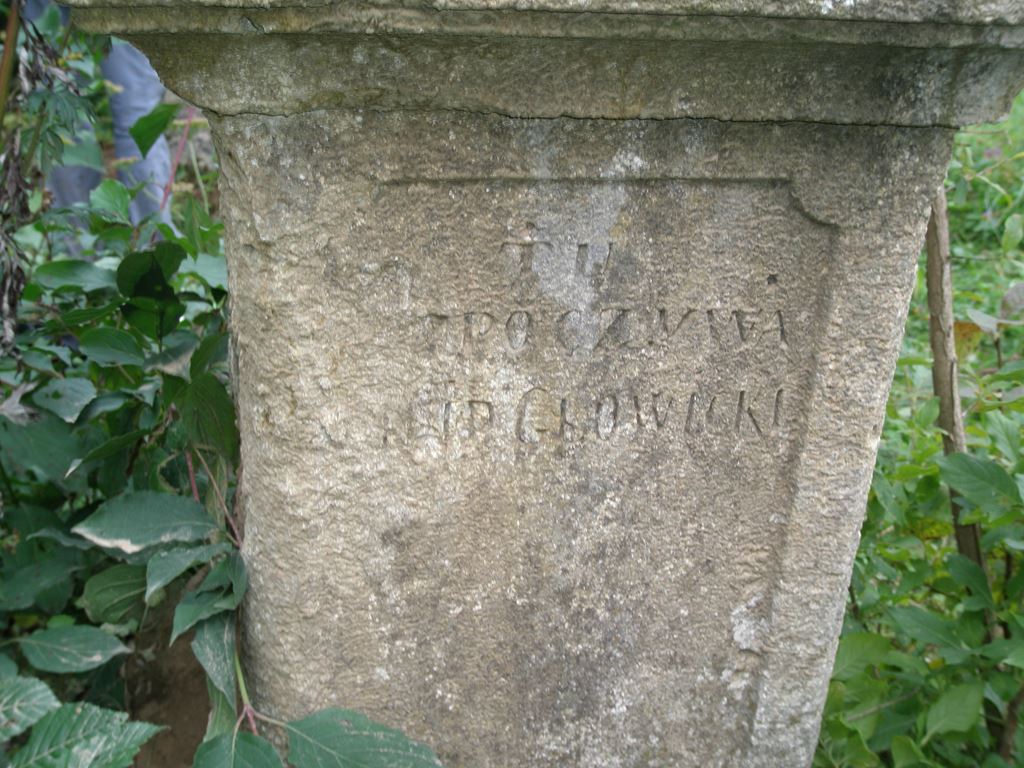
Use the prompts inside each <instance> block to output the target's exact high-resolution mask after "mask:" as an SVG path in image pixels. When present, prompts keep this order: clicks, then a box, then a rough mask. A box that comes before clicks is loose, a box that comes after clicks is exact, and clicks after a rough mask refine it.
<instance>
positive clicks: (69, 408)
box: [32, 378, 96, 424]
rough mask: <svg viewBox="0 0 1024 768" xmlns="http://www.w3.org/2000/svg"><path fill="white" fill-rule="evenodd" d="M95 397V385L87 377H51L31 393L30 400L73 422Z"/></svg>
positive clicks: (68, 421)
mask: <svg viewBox="0 0 1024 768" xmlns="http://www.w3.org/2000/svg"><path fill="white" fill-rule="evenodd" d="M95 398H96V387H94V386H93V383H92V382H91V381H89V380H88V379H79V378H72V379H51V380H50V383H49V384H47V385H46V386H45V387H40V388H39V389H37V390H36V391H35V392H34V393H33V394H32V402H34V403H35V404H36V405H38V406H39V407H40V408H45V409H46V410H48V411H49V412H50V413H53V414H55V415H56V416H59V417H60V418H62V419H64V421H66V422H67V423H68V424H74V423H75V420H76V419H77V418H78V414H80V413H81V412H82V409H83V408H85V406H87V405H88V404H89V403H91V402H92V401H93V400H94V399H95Z"/></svg>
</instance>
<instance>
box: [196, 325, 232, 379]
mask: <svg viewBox="0 0 1024 768" xmlns="http://www.w3.org/2000/svg"><path fill="white" fill-rule="evenodd" d="M227 355H228V335H227V334H226V333H215V334H213V335H210V336H207V337H205V338H204V339H203V340H202V341H201V342H199V347H198V349H196V351H195V353H194V354H193V355H192V360H191V361H190V362H189V375H190V376H191V377H192V378H193V379H194V378H196V377H198V376H199V375H200V374H203V373H206V371H207V370H209V369H210V368H211V367H212V366H213V365H215V364H217V363H219V362H221V361H223V360H224V359H226V358H227Z"/></svg>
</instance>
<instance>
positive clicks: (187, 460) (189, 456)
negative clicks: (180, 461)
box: [185, 448, 203, 504]
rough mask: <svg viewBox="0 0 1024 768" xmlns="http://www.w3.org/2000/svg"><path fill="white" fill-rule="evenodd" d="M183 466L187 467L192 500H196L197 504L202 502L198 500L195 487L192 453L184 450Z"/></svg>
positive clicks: (196, 487)
mask: <svg viewBox="0 0 1024 768" xmlns="http://www.w3.org/2000/svg"><path fill="white" fill-rule="evenodd" d="M185 464H186V465H187V466H188V481H189V483H190V484H191V485H192V498H194V499H195V500H196V503H197V504H202V503H203V502H202V501H200V500H199V486H197V485H196V467H195V464H193V463H192V451H190V450H188V449H187V448H186V449H185Z"/></svg>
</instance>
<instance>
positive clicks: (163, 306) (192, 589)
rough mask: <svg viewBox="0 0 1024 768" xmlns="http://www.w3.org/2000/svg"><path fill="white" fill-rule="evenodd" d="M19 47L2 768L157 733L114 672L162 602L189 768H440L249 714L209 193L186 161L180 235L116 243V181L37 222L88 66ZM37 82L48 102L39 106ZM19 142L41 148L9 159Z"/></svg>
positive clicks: (11, 112) (318, 723)
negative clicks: (198, 682) (187, 687)
mask: <svg viewBox="0 0 1024 768" xmlns="http://www.w3.org/2000/svg"><path fill="white" fill-rule="evenodd" d="M20 45H21V46H22V48H23V52H22V54H21V56H20V58H21V59H22V60H23V61H25V60H28V61H33V60H34V59H33V57H42V59H45V66H44V65H40V66H41V67H42V69H43V70H45V72H47V73H50V75H52V77H51V76H47V77H41V76H40V77H35V76H34V75H31V76H30V75H26V74H25V73H24V72H21V73H20V74H19V77H21V78H22V86H23V87H21V88H20V89H19V90H18V94H19V95H18V97H17V98H16V99H14V100H12V101H11V102H9V103H8V109H7V110H6V111H5V114H4V123H3V124H4V130H5V133H4V138H5V144H4V156H3V160H4V164H5V165H4V168H5V173H12V174H15V176H14V177H9V178H13V181H12V182H11V183H5V186H4V189H3V190H2V191H0V211H2V212H3V215H4V218H3V239H2V241H0V243H2V244H3V245H4V249H5V250H4V252H3V254H4V259H6V262H5V267H4V269H5V272H4V274H5V275H6V278H5V279H6V280H7V283H6V285H7V286H8V289H7V290H8V291H9V293H10V297H12V299H13V301H11V302H9V303H8V305H7V307H8V314H9V317H8V318H7V319H8V320H9V323H8V325H9V328H10V335H9V339H8V342H7V343H6V346H5V349H6V350H7V352H8V354H6V355H5V356H3V357H0V489H2V496H0V498H2V511H3V517H2V519H0V633H2V640H0V747H3V748H6V750H7V752H8V755H7V760H9V764H10V765H11V766H12V768H28V767H29V766H33V767H34V766H44V765H46V766H50V765H55V764H61V765H65V764H72V762H73V764H74V765H76V766H83V768H84V767H85V766H92V767H94V768H104V767H111V768H116V767H118V766H128V765H130V764H131V763H132V760H133V759H134V757H135V754H136V753H137V752H138V750H139V749H140V747H141V746H142V745H143V744H144V742H145V741H146V740H148V739H149V738H151V737H152V736H153V735H154V734H156V733H157V732H158V731H159V730H161V729H160V728H159V727H158V726H155V725H151V724H148V723H140V722H132V721H130V720H129V719H128V715H127V714H126V713H125V712H123V711H119V710H121V709H123V708H124V704H125V702H124V695H123V685H122V683H121V680H120V677H119V670H120V668H121V666H122V664H123V663H124V660H125V659H126V658H127V657H128V656H129V655H130V654H133V653H137V649H136V648H135V647H134V646H135V640H136V636H137V635H138V633H139V632H140V630H141V628H143V627H144V626H147V625H148V624H150V623H152V620H153V614H154V613H155V612H158V611H162V610H166V609H167V601H171V604H173V628H172V633H171V635H170V637H169V638H168V640H169V642H171V643H173V642H175V641H178V642H182V640H179V638H181V637H182V636H183V635H185V634H186V633H188V632H193V633H194V635H193V639H192V641H191V647H192V650H193V652H194V654H195V656H196V658H197V659H198V661H199V663H200V664H201V666H202V667H203V669H204V670H205V672H206V675H207V689H208V692H209V697H210V716H209V720H208V728H207V732H206V737H205V740H204V742H203V744H202V746H201V747H200V748H199V751H198V752H197V754H196V756H195V765H196V766H197V767H202V766H218V767H220V766H229V765H238V766H241V765H246V766H283V765H284V762H283V761H282V758H281V757H280V756H279V755H278V753H277V751H275V749H274V747H273V746H272V745H271V742H270V741H269V740H268V738H267V736H268V735H270V734H269V733H268V730H269V731H275V732H277V733H278V736H279V740H280V741H281V742H282V743H287V759H288V761H289V764H291V765H294V766H295V767H296V768H311V767H312V766H318V767H320V768H324V767H329V766H342V765H345V766H349V765H353V764H359V765H365V766H369V767H371V768H372V766H384V765H388V766H407V767H408V768H421V767H422V766H436V765H439V763H438V761H437V758H436V756H434V754H433V753H432V752H431V751H430V750H429V749H428V748H426V747H424V746H422V745H419V744H417V743H415V742H413V741H410V740H409V739H407V738H406V737H404V736H403V735H402V734H400V733H398V732H397V731H394V730H391V729H389V728H386V727H384V726H382V725H379V724H377V723H373V722H371V721H370V720H368V719H366V718H365V717H364V716H362V715H359V714H357V713H355V712H349V711H346V710H340V709H328V710H323V711H320V712H317V713H314V714H311V715H309V716H307V717H304V718H301V719H298V720H294V721H290V722H283V721H279V720H276V719H273V718H271V717H269V716H268V715H266V714H263V713H261V712H258V711H257V710H256V709H254V707H253V706H252V703H251V701H250V699H249V695H248V692H247V689H246V685H245V680H244V677H243V675H242V668H241V664H240V663H239V656H238V651H237V639H236V633H235V621H236V611H237V608H238V606H239V604H240V603H241V601H242V599H243V597H244V595H245V591H246V588H247V577H246V571H245V565H244V562H243V560H242V557H241V555H240V553H239V551H238V548H239V546H240V545H241V543H242V537H243V535H244V527H243V525H242V521H241V520H240V519H239V515H238V510H237V508H236V504H237V494H236V482H237V477H238V473H239V463H238V462H239V440H238V432H237V429H236V426H235V413H234V405H233V402H232V398H231V393H230V389H229V386H228V361H229V342H228V337H227V333H226V312H227V310H226V298H227V285H226V282H227V280H226V269H225V264H224V258H223V254H222V252H221V238H220V232H221V225H220V224H219V223H217V222H216V221H215V219H214V218H213V216H212V212H211V209H210V208H209V206H208V204H207V202H206V201H208V199H209V197H208V196H207V195H206V192H205V183H206V181H207V180H206V179H204V178H203V176H202V175H201V174H200V173H199V171H198V164H197V163H193V170H194V171H195V175H194V177H193V180H194V181H195V183H196V184H197V185H198V186H199V191H200V193H201V197H202V200H203V202H201V201H200V200H199V199H197V198H196V197H195V196H187V197H185V198H184V200H182V201H179V204H178V205H177V207H176V209H175V211H174V218H175V222H176V224H177V228H171V227H169V226H167V225H165V224H162V223H160V222H158V221H156V220H145V221H142V222H140V223H138V224H133V223H132V221H131V217H130V215H129V205H130V202H131V200H132V196H133V194H135V193H136V190H132V189H127V188H125V187H124V186H123V185H122V184H121V183H119V182H117V181H114V180H112V179H108V180H106V181H103V182H102V183H101V184H100V186H99V187H98V188H96V189H95V190H94V191H93V193H92V195H91V197H90V199H89V201H88V203H82V204H79V205H76V206H75V207H73V208H72V209H69V210H55V209H52V208H51V207H49V206H48V205H47V202H46V199H45V195H44V193H43V182H42V174H43V172H44V171H45V170H46V169H47V168H48V167H49V166H51V165H53V164H54V163H59V162H61V160H62V154H63V153H64V152H65V150H68V149H71V148H75V147H78V144H76V143H74V142H75V141H76V137H81V135H82V131H81V130H80V128H81V127H82V125H84V124H87V123H89V122H93V121H97V120H99V121H100V122H102V116H103V100H102V98H97V94H98V93H99V92H100V89H101V88H102V83H100V85H99V86H97V84H96V81H95V80H96V78H97V77H98V75H97V72H98V69H97V68H96V66H95V64H96V61H97V58H98V56H100V55H101V54H102V49H101V47H100V46H99V45H98V43H97V41H93V40H89V39H85V38H81V37H79V36H77V35H75V34H73V33H70V32H68V31H67V30H66V29H64V28H63V27H61V26H60V24H59V19H57V18H56V16H55V15H54V14H51V15H50V16H49V17H47V18H46V19H44V21H43V22H42V23H41V24H40V27H39V28H34V27H31V26H23V27H22V33H21V36H20ZM33 46H35V47H33ZM30 69H31V68H30ZM72 70H74V71H75V72H77V74H74V75H72V74H70V72H71V71H72ZM60 73H62V74H60ZM54 82H59V83H61V84H62V87H63V88H64V89H65V90H64V92H63V95H60V96H55V94H54V93H53V92H51V93H49V94H47V95H42V94H41V93H39V92H38V90H39V89H42V88H50V87H51V86H52V85H53V83H54ZM176 113H177V109H176V107H167V106H161V107H158V108H157V109H156V110H154V112H153V113H152V114H150V115H148V116H146V117H144V118H142V119H141V120H140V121H139V122H138V123H137V124H136V126H135V128H134V129H133V135H134V137H135V139H136V141H137V143H138V144H139V146H140V148H142V149H146V148H148V147H149V146H151V145H152V143H153V141H154V140H155V138H156V136H158V135H159V134H160V133H162V132H163V131H164V130H165V129H167V128H168V126H170V125H171V124H172V121H173V119H174V117H175V115H176ZM190 114H191V113H190ZM189 119H191V118H189ZM36 134H38V135H39V136H40V137H42V138H40V139H39V144H38V146H37V144H36V143H35V142H34V141H30V142H27V143H26V142H25V141H23V139H24V137H25V136H26V135H28V136H35V135H36ZM186 135H187V131H186ZM76 151H77V150H76ZM194 157H195V155H194V153H193V159H194ZM64 159H65V160H67V159H68V158H64ZM71 159H76V158H74V157H73V158H71ZM182 172H183V173H185V172H186V171H182ZM0 762H3V761H0Z"/></svg>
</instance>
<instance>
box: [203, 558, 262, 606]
mask: <svg viewBox="0 0 1024 768" xmlns="http://www.w3.org/2000/svg"><path fill="white" fill-rule="evenodd" d="M248 584H249V577H248V575H247V574H246V571H245V562H244V561H243V560H242V556H241V555H240V554H239V553H238V552H237V551H236V552H232V553H231V554H229V555H228V556H227V557H225V558H224V559H223V560H221V561H220V562H219V563H217V565H215V566H214V567H213V569H212V570H211V571H210V572H209V573H208V574H207V575H206V578H205V579H203V583H202V584H200V585H199V589H198V590H196V591H197V592H209V591H211V590H217V589H229V588H230V590H231V594H232V597H233V598H234V601H235V605H238V604H239V603H241V602H242V598H243V597H245V590H246V588H247V587H248Z"/></svg>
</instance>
